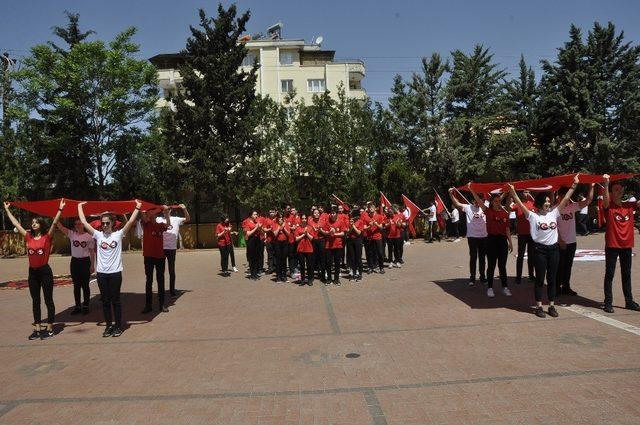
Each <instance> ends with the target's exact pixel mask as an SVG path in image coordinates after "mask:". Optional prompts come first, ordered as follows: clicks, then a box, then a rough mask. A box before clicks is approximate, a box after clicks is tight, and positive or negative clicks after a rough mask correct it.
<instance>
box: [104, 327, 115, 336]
mask: <svg viewBox="0 0 640 425" xmlns="http://www.w3.org/2000/svg"><path fill="white" fill-rule="evenodd" d="M112 334H113V326H111V325H109V326H107V327H106V328H105V330H104V332H102V337H103V338H108V337H110V336H111V335H112Z"/></svg>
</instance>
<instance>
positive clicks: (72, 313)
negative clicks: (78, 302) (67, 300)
mask: <svg viewBox="0 0 640 425" xmlns="http://www.w3.org/2000/svg"><path fill="white" fill-rule="evenodd" d="M80 313H82V310H81V309H80V307H76V308H74V309H73V311H72V312H71V315H72V316H75V315H76V314H80Z"/></svg>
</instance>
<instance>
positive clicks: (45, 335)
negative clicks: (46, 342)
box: [40, 329, 54, 339]
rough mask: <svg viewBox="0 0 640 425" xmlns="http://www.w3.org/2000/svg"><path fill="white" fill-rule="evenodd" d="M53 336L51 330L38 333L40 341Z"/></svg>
mask: <svg viewBox="0 0 640 425" xmlns="http://www.w3.org/2000/svg"><path fill="white" fill-rule="evenodd" d="M53 335H54V333H53V329H45V330H43V331H40V338H41V339H47V338H51V337H53Z"/></svg>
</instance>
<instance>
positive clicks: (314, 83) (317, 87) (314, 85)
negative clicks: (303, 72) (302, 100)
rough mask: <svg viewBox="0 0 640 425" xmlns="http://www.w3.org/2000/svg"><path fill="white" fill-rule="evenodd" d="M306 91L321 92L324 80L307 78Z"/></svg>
mask: <svg viewBox="0 0 640 425" xmlns="http://www.w3.org/2000/svg"><path fill="white" fill-rule="evenodd" d="M307 91H310V92H314V93H317V92H323V91H324V80H323V79H316V80H307Z"/></svg>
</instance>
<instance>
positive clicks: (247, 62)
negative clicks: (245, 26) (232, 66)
mask: <svg viewBox="0 0 640 425" xmlns="http://www.w3.org/2000/svg"><path fill="white" fill-rule="evenodd" d="M256 57H257V56H256V52H249V53H247V56H245V57H244V59H243V60H242V66H253V63H254V62H255V61H256Z"/></svg>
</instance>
